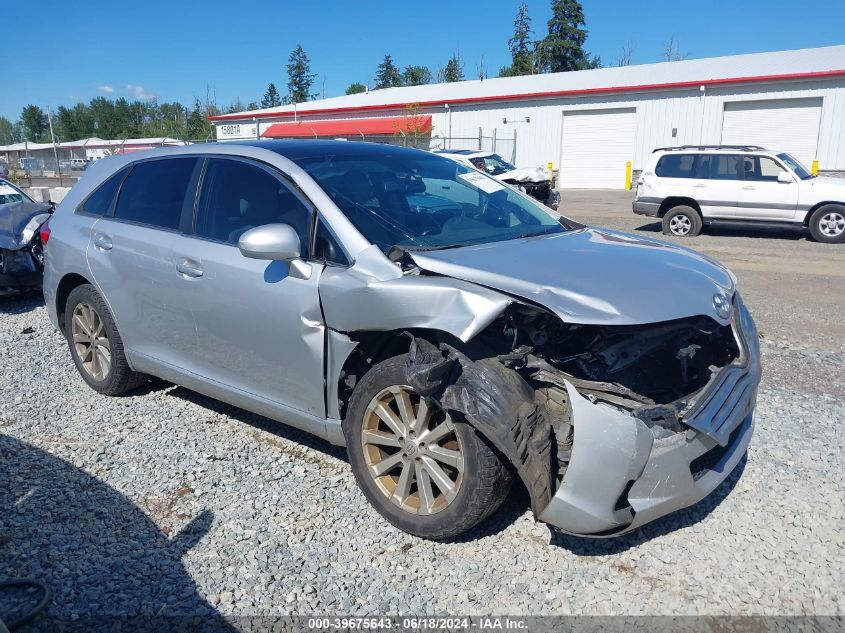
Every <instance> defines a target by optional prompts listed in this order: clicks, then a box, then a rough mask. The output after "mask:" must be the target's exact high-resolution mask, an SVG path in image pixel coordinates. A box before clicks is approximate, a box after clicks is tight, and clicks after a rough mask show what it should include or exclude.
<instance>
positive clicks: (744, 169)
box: [633, 145, 845, 244]
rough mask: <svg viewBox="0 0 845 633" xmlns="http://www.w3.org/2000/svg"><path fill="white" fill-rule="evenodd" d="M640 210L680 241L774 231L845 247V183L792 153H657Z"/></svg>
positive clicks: (711, 149) (717, 149)
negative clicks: (711, 229)
mask: <svg viewBox="0 0 845 633" xmlns="http://www.w3.org/2000/svg"><path fill="white" fill-rule="evenodd" d="M633 209H634V213H638V214H640V215H648V216H652V217H657V218H661V220H662V222H663V232H664V233H665V234H667V235H675V236H678V237H692V236H694V235H698V234H699V233H700V232H701V230H702V228H703V227H705V226H710V225H722V226H737V227H744V228H748V227H756V226H773V227H788V228H793V229H798V230H805V229H809V231H810V234H811V235H812V236H813V239H815V240H816V241H819V242H827V243H840V244H841V243H842V242H845V179H843V178H826V177H821V176H814V175H813V174H812V173H811V172H810V171H809V170H808V169H807V168H806V167H804V166H803V165H802V164H801V163H800V162H798V161H797V160H796V159H795V158H793V157H792V156H790V155H789V154H787V153H785V152H775V151H769V150H766V149H763V148H762V147H757V146H752V145H748V146H735V145H719V146H691V145H685V146H682V147H666V148H662V149H657V150H654V152H652V154H651V157H650V158H649V161H648V164H647V165H646V167H645V169H644V170H643V172H642V175H641V176H640V178H639V180H638V181H637V196H636V199H635V200H634V206H633Z"/></svg>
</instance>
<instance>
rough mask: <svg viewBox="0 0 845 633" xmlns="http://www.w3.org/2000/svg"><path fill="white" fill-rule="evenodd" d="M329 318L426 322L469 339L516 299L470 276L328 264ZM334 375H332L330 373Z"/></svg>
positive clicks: (395, 325)
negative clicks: (390, 273) (375, 272)
mask: <svg viewBox="0 0 845 633" xmlns="http://www.w3.org/2000/svg"><path fill="white" fill-rule="evenodd" d="M320 300H321V301H322V304H323V313H324V315H325V319H326V324H327V325H328V326H329V327H330V328H331V329H333V330H337V331H340V332H356V331H390V330H407V329H413V328H425V329H431V330H440V331H442V332H448V333H449V334H452V335H453V336H455V337H457V338H458V339H460V340H461V341H464V342H466V341H468V340H470V339H471V338H473V337H474V336H475V335H476V334H478V333H479V332H480V331H482V330H483V329H484V328H486V327H487V326H488V325H490V323H492V322H493V320H494V319H495V318H496V317H498V316H499V315H500V314H501V313H502V312H503V311H504V310H505V308H506V307H507V306H508V305H510V303H512V301H513V299H511V298H510V297H508V296H505V295H503V294H502V293H500V292H497V291H495V290H490V289H487V288H483V287H481V286H477V285H475V284H473V283H470V282H467V281H459V280H457V279H448V278H446V277H434V276H423V275H405V276H398V277H395V278H393V279H379V278H377V277H373V276H371V275H368V274H366V273H362V272H360V271H358V270H355V269H354V268H349V269H335V268H327V269H326V271H325V272H324V273H323V276H322V277H321V279H320ZM330 378H332V377H330Z"/></svg>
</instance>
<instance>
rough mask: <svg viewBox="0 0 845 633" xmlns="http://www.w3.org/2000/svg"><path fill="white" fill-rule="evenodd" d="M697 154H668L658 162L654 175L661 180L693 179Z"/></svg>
mask: <svg viewBox="0 0 845 633" xmlns="http://www.w3.org/2000/svg"><path fill="white" fill-rule="evenodd" d="M694 164H695V154H667V155H666V156H662V157H661V158H660V160H659V161H657V167H656V168H655V170H654V173H655V174H657V175H658V176H660V177H661V178H692V177H693V165H694Z"/></svg>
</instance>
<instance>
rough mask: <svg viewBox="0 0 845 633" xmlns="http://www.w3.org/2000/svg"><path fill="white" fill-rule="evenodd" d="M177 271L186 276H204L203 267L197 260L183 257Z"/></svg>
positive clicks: (178, 263)
mask: <svg viewBox="0 0 845 633" xmlns="http://www.w3.org/2000/svg"><path fill="white" fill-rule="evenodd" d="M176 270H177V272H179V273H181V274H183V275H185V276H186V277H202V267H201V266H200V265H199V264H198V263H197V262H195V261H193V260H190V259H183V260H182V261H180V262H177V264H176Z"/></svg>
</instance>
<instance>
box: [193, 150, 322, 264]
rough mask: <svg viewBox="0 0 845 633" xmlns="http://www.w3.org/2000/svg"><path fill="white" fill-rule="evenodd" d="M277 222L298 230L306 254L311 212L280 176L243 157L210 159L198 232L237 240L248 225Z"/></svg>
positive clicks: (198, 233)
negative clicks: (245, 160) (244, 159)
mask: <svg viewBox="0 0 845 633" xmlns="http://www.w3.org/2000/svg"><path fill="white" fill-rule="evenodd" d="M276 223H281V224H289V225H290V226H292V227H293V228H294V229H295V230H296V232H297V234H298V235H299V243H300V245H301V247H302V251H301V256H302V257H305V255H306V253H307V252H308V238H309V235H310V229H311V212H310V211H309V210H308V208H307V207H306V206H305V205H304V204H303V203H302V202H301V201H300V200H299V198H298V197H297V196H296V195H295V194H294V193H293V192H292V191H291V190H290V189H289V188H288V187H287V186H286V185H285V184H284V183H283V182H282V181H281V180H280V179H279V178H276V177H275V176H273V175H272V174H271V173H269V172H268V171H265V170H264V169H262V168H261V167H258V166H257V165H251V164H249V163H245V162H243V161H238V160H226V159H223V158H216V159H211V160H209V161H208V166H207V167H206V170H205V176H204V177H203V184H202V194H201V195H200V204H199V210H198V211H197V226H196V234H197V235H198V236H200V237H205V238H209V239H212V240H217V241H219V242H225V243H226V244H237V243H238V240H239V239H240V237H241V235H243V234H244V233H246V232H247V231H248V230H249V229H252V228H255V227H257V226H262V225H264V224H276Z"/></svg>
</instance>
